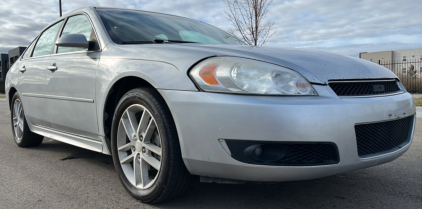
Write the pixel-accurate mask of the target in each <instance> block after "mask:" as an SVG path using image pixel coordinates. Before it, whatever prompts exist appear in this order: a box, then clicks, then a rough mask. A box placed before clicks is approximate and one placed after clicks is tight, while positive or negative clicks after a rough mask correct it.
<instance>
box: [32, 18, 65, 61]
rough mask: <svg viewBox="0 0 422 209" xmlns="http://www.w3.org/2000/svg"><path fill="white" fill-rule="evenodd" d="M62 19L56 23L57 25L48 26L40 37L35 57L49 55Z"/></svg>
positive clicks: (34, 53)
mask: <svg viewBox="0 0 422 209" xmlns="http://www.w3.org/2000/svg"><path fill="white" fill-rule="evenodd" d="M61 24H62V21H60V22H58V23H56V24H55V25H53V26H51V27H50V28H48V29H47V30H46V31H44V33H43V34H42V35H41V37H40V38H39V39H38V42H37V45H36V46H35V49H34V52H33V54H32V56H33V57H36V56H42V55H48V54H50V53H51V49H53V46H54V41H55V40H56V35H57V32H58V31H59V29H60V26H61Z"/></svg>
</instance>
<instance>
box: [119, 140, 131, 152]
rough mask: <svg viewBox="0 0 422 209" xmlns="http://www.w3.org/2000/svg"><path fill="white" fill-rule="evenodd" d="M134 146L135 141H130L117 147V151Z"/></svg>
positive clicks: (123, 150) (126, 149)
mask: <svg viewBox="0 0 422 209" xmlns="http://www.w3.org/2000/svg"><path fill="white" fill-rule="evenodd" d="M134 146H135V142H134V141H131V142H129V143H127V144H125V145H123V146H121V147H119V151H120V152H126V151H128V150H130V149H132V147H134Z"/></svg>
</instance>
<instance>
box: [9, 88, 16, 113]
mask: <svg viewBox="0 0 422 209" xmlns="http://www.w3.org/2000/svg"><path fill="white" fill-rule="evenodd" d="M16 92H18V91H17V90H16V88H15V87H10V89H9V92H8V93H7V99H8V102H9V110H12V98H13V95H15V93H16Z"/></svg>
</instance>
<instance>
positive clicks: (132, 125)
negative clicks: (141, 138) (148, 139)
mask: <svg viewBox="0 0 422 209" xmlns="http://www.w3.org/2000/svg"><path fill="white" fill-rule="evenodd" d="M126 114H127V117H128V120H129V124H130V129H131V130H132V137H133V140H136V139H137V137H138V136H136V134H135V133H136V129H137V128H138V121H137V120H136V116H135V113H133V112H131V111H129V110H127V111H126Z"/></svg>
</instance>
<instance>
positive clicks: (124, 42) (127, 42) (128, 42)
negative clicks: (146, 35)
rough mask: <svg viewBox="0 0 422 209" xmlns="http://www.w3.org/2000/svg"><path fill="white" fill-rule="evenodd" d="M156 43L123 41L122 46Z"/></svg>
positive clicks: (151, 42)
mask: <svg viewBox="0 0 422 209" xmlns="http://www.w3.org/2000/svg"><path fill="white" fill-rule="evenodd" d="M153 43H154V41H122V44H153Z"/></svg>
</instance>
